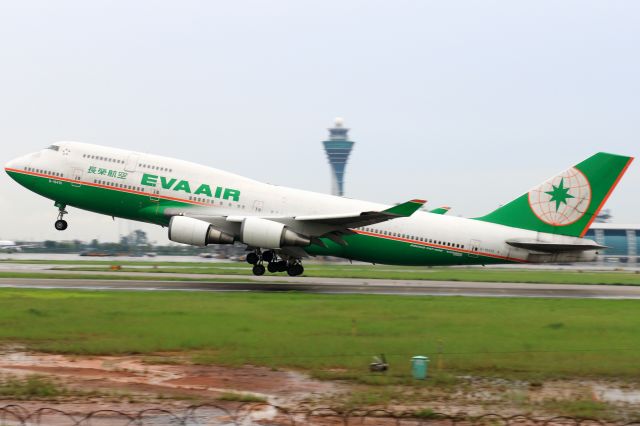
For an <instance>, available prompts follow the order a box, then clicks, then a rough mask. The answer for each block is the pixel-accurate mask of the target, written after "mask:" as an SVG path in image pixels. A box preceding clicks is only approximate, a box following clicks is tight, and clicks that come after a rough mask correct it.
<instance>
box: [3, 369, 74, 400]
mask: <svg viewBox="0 0 640 426" xmlns="http://www.w3.org/2000/svg"><path fill="white" fill-rule="evenodd" d="M68 394H69V391H68V390H67V389H66V388H64V387H62V386H60V385H59V384H58V383H56V382H55V381H53V380H51V379H49V378H47V377H45V376H39V375H30V376H27V377H26V378H23V379H18V378H15V377H3V378H0V397H1V398H5V399H6V398H11V399H25V400H26V399H33V398H55V397H59V396H63V395H68Z"/></svg>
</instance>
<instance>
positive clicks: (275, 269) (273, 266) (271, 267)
mask: <svg viewBox="0 0 640 426" xmlns="http://www.w3.org/2000/svg"><path fill="white" fill-rule="evenodd" d="M278 263H279V262H271V263H269V264H268V265H267V271H269V272H271V273H272V274H273V273H275V272H280V268H279V267H278Z"/></svg>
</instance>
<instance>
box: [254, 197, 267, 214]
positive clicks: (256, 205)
mask: <svg viewBox="0 0 640 426" xmlns="http://www.w3.org/2000/svg"><path fill="white" fill-rule="evenodd" d="M263 208H264V202H262V201H260V200H256V201H254V203H253V211H255V212H258V213H259V212H261V211H262V209H263Z"/></svg>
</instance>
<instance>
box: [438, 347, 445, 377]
mask: <svg viewBox="0 0 640 426" xmlns="http://www.w3.org/2000/svg"><path fill="white" fill-rule="evenodd" d="M442 349H443V344H442V339H438V371H442V352H444V351H443V350H442Z"/></svg>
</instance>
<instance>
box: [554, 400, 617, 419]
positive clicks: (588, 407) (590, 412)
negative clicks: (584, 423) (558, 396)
mask: <svg viewBox="0 0 640 426" xmlns="http://www.w3.org/2000/svg"><path fill="white" fill-rule="evenodd" d="M541 405H542V407H544V408H545V409H546V410H549V411H551V412H554V413H558V414H560V415H563V416H569V417H576V418H579V419H599V420H607V419H609V420H612V419H614V418H615V417H616V416H615V414H614V409H613V407H612V406H611V405H610V404H607V403H606V402H601V401H593V400H590V399H576V400H552V401H544V402H543V403H542V404H541Z"/></svg>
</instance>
